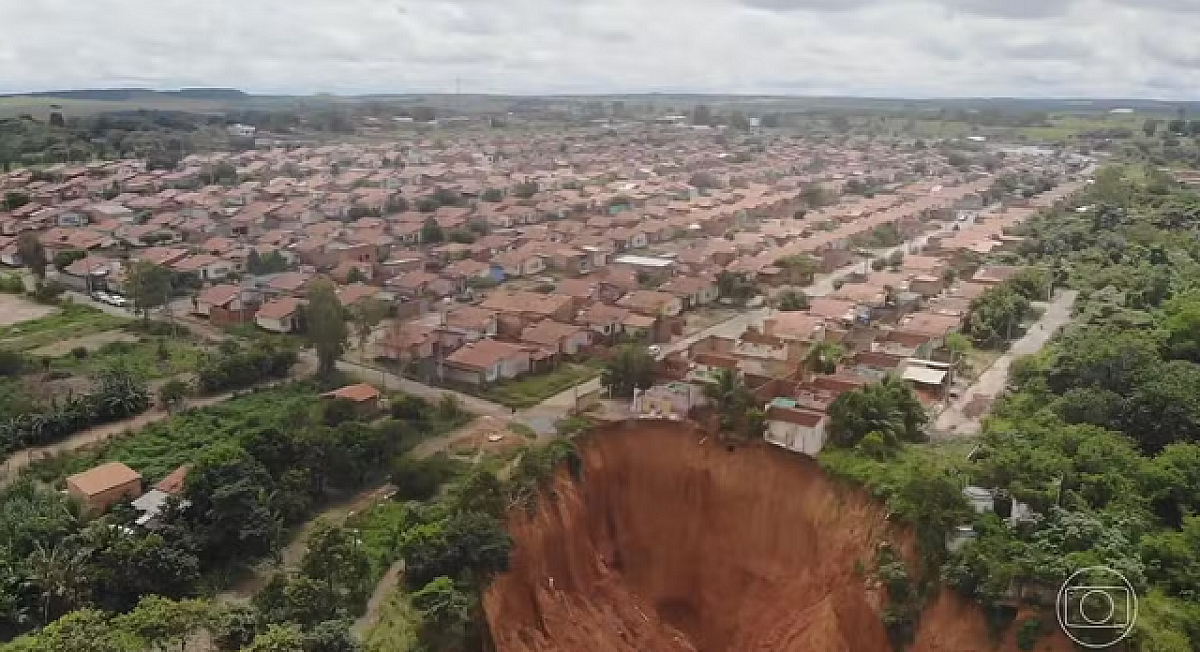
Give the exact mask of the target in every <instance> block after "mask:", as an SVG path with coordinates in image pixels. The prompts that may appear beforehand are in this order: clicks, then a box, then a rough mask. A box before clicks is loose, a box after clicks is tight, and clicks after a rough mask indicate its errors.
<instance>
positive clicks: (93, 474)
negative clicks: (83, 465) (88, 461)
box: [67, 462, 142, 516]
mask: <svg viewBox="0 0 1200 652" xmlns="http://www.w3.org/2000/svg"><path fill="white" fill-rule="evenodd" d="M67 493H68V494H69V495H70V496H71V497H73V498H75V499H76V500H78V501H79V502H80V503H81V504H82V505H83V511H84V513H85V514H87V515H89V516H95V515H98V514H102V513H104V511H105V510H107V509H108V508H110V507H112V506H113V505H116V504H118V503H123V502H125V501H127V500H133V499H134V498H137V497H138V496H140V495H142V474H140V473H138V472H137V471H134V470H133V469H131V468H129V467H128V466H125V465H124V464H122V463H120V462H108V463H107V464H101V465H100V466H97V467H95V468H91V469H88V470H87V471H83V472H82V473H76V474H75V475H72V476H69V477H68V478H67Z"/></svg>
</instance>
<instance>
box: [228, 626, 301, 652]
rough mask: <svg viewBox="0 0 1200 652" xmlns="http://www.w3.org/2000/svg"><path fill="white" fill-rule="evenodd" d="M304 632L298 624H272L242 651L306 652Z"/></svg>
mask: <svg viewBox="0 0 1200 652" xmlns="http://www.w3.org/2000/svg"><path fill="white" fill-rule="evenodd" d="M304 647H305V638H304V632H303V630H301V629H300V628H299V627H297V626H296V625H270V626H268V627H267V631H265V632H263V633H261V634H259V635H258V636H255V637H254V641H252V642H251V643H250V645H248V646H247V647H246V649H244V650H242V652H306V651H305V649H304Z"/></svg>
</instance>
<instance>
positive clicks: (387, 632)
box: [363, 589, 420, 652]
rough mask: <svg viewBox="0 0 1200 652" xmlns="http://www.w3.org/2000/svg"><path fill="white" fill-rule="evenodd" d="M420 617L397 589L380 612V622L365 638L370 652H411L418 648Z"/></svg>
mask: <svg viewBox="0 0 1200 652" xmlns="http://www.w3.org/2000/svg"><path fill="white" fill-rule="evenodd" d="M419 624H420V616H419V615H418V614H417V612H416V610H415V609H413V607H412V604H410V603H409V601H408V594H407V593H405V592H404V591H403V590H400V589H397V590H396V591H395V592H393V593H392V595H391V597H389V598H388V599H387V602H385V603H384V605H383V608H382V609H380V610H379V622H378V623H377V624H376V625H375V626H374V627H372V628H371V629H370V631H368V632H367V634H366V636H364V637H363V639H364V640H363V643H364V644H365V646H366V648H367V651H368V652H410V650H413V649H415V648H416V646H417V626H418V625H419Z"/></svg>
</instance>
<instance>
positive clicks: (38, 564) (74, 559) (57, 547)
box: [25, 541, 86, 623]
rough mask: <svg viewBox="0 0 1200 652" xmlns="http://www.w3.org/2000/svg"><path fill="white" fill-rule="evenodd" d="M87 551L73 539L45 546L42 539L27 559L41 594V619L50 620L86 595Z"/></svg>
mask: <svg viewBox="0 0 1200 652" xmlns="http://www.w3.org/2000/svg"><path fill="white" fill-rule="evenodd" d="M85 563H86V551H83V550H80V549H78V547H76V546H75V545H73V544H72V543H71V542H70V541H60V542H58V543H56V544H53V545H50V546H46V545H43V544H41V543H40V542H39V543H37V544H36V545H35V547H34V548H33V553H32V554H31V555H29V558H28V559H27V560H26V562H25V566H26V569H27V572H28V573H29V580H30V583H31V584H32V585H33V588H34V589H35V590H36V591H37V593H38V595H39V597H40V602H41V605H40V610H41V613H40V615H41V620H42V622H43V623H48V622H50V621H51V620H53V619H54V617H56V616H58V615H60V614H63V613H66V612H67V611H70V610H71V609H73V608H74V607H75V606H77V605H78V604H79V603H80V601H81V600H82V598H83V593H84V590H85V585H84V582H85V579H86V578H85V577H84V573H83V571H84V566H85Z"/></svg>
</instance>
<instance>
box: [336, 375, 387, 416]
mask: <svg viewBox="0 0 1200 652" xmlns="http://www.w3.org/2000/svg"><path fill="white" fill-rule="evenodd" d="M321 398H323V399H325V400H328V401H334V400H343V401H349V402H350V403H353V404H354V406H355V412H357V413H358V415H359V416H362V417H369V416H373V415H375V414H378V413H379V410H380V408H381V407H382V401H383V394H381V393H380V392H379V390H378V389H375V386H373V385H368V384H367V383H358V384H357V385H347V386H345V387H341V388H338V389H335V390H333V391H332V392H325V393H324V394H322V395H321Z"/></svg>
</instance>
